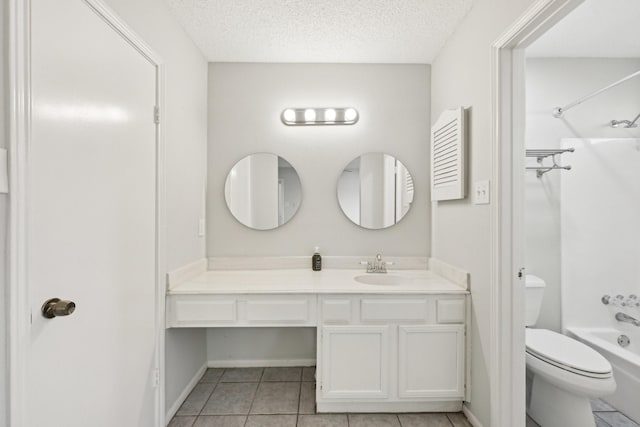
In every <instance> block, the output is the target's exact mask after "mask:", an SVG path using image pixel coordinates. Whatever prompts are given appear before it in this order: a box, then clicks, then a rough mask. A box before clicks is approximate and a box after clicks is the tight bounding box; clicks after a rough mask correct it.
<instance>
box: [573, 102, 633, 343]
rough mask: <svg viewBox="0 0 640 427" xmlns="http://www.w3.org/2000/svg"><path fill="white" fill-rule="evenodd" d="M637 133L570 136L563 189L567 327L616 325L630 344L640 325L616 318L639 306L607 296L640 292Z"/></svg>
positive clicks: (630, 313)
mask: <svg viewBox="0 0 640 427" xmlns="http://www.w3.org/2000/svg"><path fill="white" fill-rule="evenodd" d="M638 93H639V92H638V91H637V90H636V91H635V98H636V104H637V105H636V108H635V109H634V111H636V113H635V114H637V113H639V112H640V100H638V96H637V94H638ZM634 131H635V133H636V134H637V136H638V138H635V139H634V138H600V139H597V138H591V139H576V138H567V139H564V140H563V144H564V145H565V146H566V147H575V149H576V151H575V155H574V156H573V160H572V162H573V165H572V166H574V168H573V170H572V171H571V173H570V174H567V175H566V176H564V177H563V178H562V191H561V193H562V197H561V199H562V207H561V218H562V233H561V235H562V297H563V302H562V309H563V313H562V321H563V322H562V323H563V327H576V326H577V327H596V328H614V329H618V330H620V331H622V332H623V333H625V334H627V335H629V337H630V338H631V342H637V340H639V339H640V331H639V330H638V327H636V326H633V325H630V324H622V323H620V322H618V321H616V320H615V318H614V316H615V314H616V312H619V311H622V312H626V313H627V314H629V315H631V316H633V317H635V318H639V317H640V316H639V315H640V310H639V309H638V307H614V306H611V305H609V306H606V305H604V304H602V303H601V302H600V299H601V298H602V296H603V295H612V296H615V295H618V294H621V295H623V296H625V297H627V296H629V295H630V294H635V295H638V294H640V262H638V261H639V260H640V243H639V238H640V221H638V219H639V218H640V168H639V167H638V165H640V131H639V130H638V129H634Z"/></svg>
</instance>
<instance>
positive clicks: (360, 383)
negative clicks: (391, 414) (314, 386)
mask: <svg viewBox="0 0 640 427" xmlns="http://www.w3.org/2000/svg"><path fill="white" fill-rule="evenodd" d="M389 351H390V343H389V327H388V326H331V327H324V328H323V329H322V395H323V397H325V398H385V397H388V396H389Z"/></svg>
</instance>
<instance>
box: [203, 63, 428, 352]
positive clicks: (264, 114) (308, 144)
mask: <svg viewBox="0 0 640 427" xmlns="http://www.w3.org/2000/svg"><path fill="white" fill-rule="evenodd" d="M350 106H353V107H355V108H357V109H358V111H359V112H360V121H359V122H358V123H357V124H356V125H354V126H321V127H311V126H302V127H288V126H285V125H283V124H282V122H281V121H280V114H281V112H282V110H284V109H285V108H287V107H350ZM429 107H430V68H429V66H428V65H374V64H364V65H362V64H360V65H344V64H341V65H337V64H230V63H224V64H222V63H212V64H210V65H209V146H208V165H209V167H208V190H207V231H208V233H207V254H208V256H262V255H267V256H279V255H283V256H286V255H309V257H311V255H312V254H313V248H314V246H320V248H321V253H322V254H323V255H362V256H372V255H373V254H374V253H376V252H383V253H385V254H389V255H415V256H428V255H429V241H430V235H429V234H430V233H429V219H428V218H429V211H428V206H429V205H428V204H427V202H428V200H429V193H428V188H427V177H428V170H427V147H428V142H429V129H430V119H429V118H430V110H429ZM256 152H273V153H275V154H278V155H280V156H282V157H284V158H285V159H286V160H287V161H288V162H289V163H291V165H293V167H295V168H296V170H297V171H298V174H299V176H300V181H301V185H302V202H301V205H300V209H299V210H298V212H297V214H296V215H295V216H294V217H293V218H292V219H291V220H290V221H289V222H288V223H287V224H285V225H284V226H283V227H281V228H278V229H276V230H271V231H255V230H251V229H249V228H247V227H245V226H243V225H242V224H240V223H238V222H237V221H236V220H235V219H234V218H233V217H232V216H231V214H230V213H229V211H228V209H227V206H226V204H225V201H224V183H225V179H226V176H227V173H228V172H229V170H230V169H231V167H232V166H233V165H234V164H235V163H236V162H237V161H238V160H239V159H241V158H242V157H244V156H246V155H248V154H251V153H256ZM368 152H387V153H390V154H393V155H395V156H396V157H397V158H398V159H399V160H401V161H402V162H403V163H404V164H405V165H406V166H407V167H408V168H409V170H410V171H411V173H412V174H413V177H414V179H415V182H416V184H415V186H416V197H415V202H414V205H413V208H412V209H411V211H410V212H409V213H408V214H407V216H406V217H405V218H404V219H403V221H402V222H401V223H400V224H398V225H396V226H395V227H391V228H389V229H386V230H378V231H371V230H365V229H362V228H360V227H358V226H357V225H355V224H353V223H352V222H351V221H350V220H349V219H348V218H347V217H346V216H345V215H344V214H343V213H342V210H341V209H340V206H339V205H338V198H337V188H336V186H337V182H338V178H339V176H340V174H341V173H342V170H343V169H344V167H345V166H346V165H347V164H349V163H350V162H351V161H352V160H353V159H354V158H355V157H357V156H359V155H361V154H364V153H368ZM381 191H382V189H381ZM314 337H315V334H312V333H311V332H309V331H308V330H300V329H297V328H282V329H280V330H277V331H270V332H269V331H267V330H262V329H250V330H247V331H238V330H234V331H225V330H209V332H208V334H207V342H208V358H209V360H216V359H218V358H224V359H227V360H228V359H232V360H233V359H235V360H246V359H252V360H264V359H268V360H279V359H283V358H298V356H300V355H306V356H309V357H310V358H314V357H315V338H314ZM241 338H243V339H245V340H247V341H248V342H254V343H256V342H265V339H266V338H268V340H267V341H268V342H269V345H266V344H265V345H261V346H259V351H257V352H256V350H255V348H254V349H253V350H252V351H247V350H246V349H245V348H244V347H243V345H242V340H241ZM221 352H222V353H221ZM287 354H289V355H288V356H287ZM306 356H305V357H303V358H306ZM300 357H302V356H300Z"/></svg>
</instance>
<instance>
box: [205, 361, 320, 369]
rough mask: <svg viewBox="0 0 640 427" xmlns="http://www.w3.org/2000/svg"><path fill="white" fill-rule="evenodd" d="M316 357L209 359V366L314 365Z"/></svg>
mask: <svg viewBox="0 0 640 427" xmlns="http://www.w3.org/2000/svg"><path fill="white" fill-rule="evenodd" d="M315 364H316V359H249V360H209V361H208V362H207V366H208V367H209V368H269V367H273V368H281V367H287V366H315Z"/></svg>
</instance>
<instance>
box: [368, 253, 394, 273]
mask: <svg viewBox="0 0 640 427" xmlns="http://www.w3.org/2000/svg"><path fill="white" fill-rule="evenodd" d="M360 264H362V265H366V266H367V273H386V272H387V265H393V263H392V262H388V261H383V260H382V255H380V254H378V255H376V259H375V260H373V261H361V262H360Z"/></svg>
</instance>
